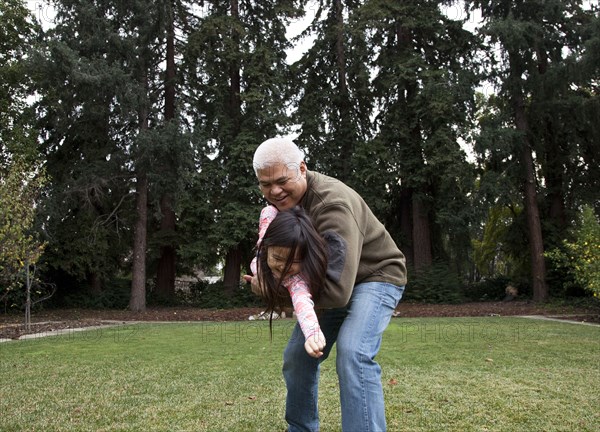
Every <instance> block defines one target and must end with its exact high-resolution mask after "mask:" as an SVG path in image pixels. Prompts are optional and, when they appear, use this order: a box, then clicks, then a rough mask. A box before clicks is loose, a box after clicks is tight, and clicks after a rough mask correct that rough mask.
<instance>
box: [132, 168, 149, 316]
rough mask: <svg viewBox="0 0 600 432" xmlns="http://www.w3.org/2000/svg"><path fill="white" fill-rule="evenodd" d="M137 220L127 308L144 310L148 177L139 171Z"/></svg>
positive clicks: (135, 310) (136, 200)
mask: <svg viewBox="0 0 600 432" xmlns="http://www.w3.org/2000/svg"><path fill="white" fill-rule="evenodd" d="M135 193H136V199H135V210H136V214H137V221H136V223H135V227H134V232H133V265H132V270H131V273H132V278H131V298H130V300H129V309H130V310H132V311H134V312H143V311H145V310H146V230H147V219H148V177H147V176H146V173H144V172H142V173H139V174H138V176H137V181H136V185H135Z"/></svg>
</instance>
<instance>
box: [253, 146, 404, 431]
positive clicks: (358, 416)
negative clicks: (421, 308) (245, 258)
mask: <svg viewBox="0 0 600 432" xmlns="http://www.w3.org/2000/svg"><path fill="white" fill-rule="evenodd" d="M253 163H254V170H255V172H256V175H257V178H258V182H259V187H260V190H261V192H262V193H263V195H264V197H265V198H266V199H267V201H269V202H270V203H271V204H273V205H274V206H275V207H277V209H278V210H280V211H282V210H287V209H290V208H292V207H294V206H296V205H300V206H301V207H303V208H304V209H305V210H306V212H307V213H308V214H309V216H310V217H311V219H312V221H313V223H314V225H315V227H316V229H317V231H319V233H320V234H321V235H322V236H323V237H324V238H325V239H326V241H327V243H328V248H329V264H328V269H327V280H326V289H325V292H324V293H323V294H322V295H321V298H320V299H319V301H318V302H317V304H316V307H317V308H318V309H320V310H321V312H322V313H321V315H320V316H319V322H320V324H321V330H322V331H323V334H324V335H325V338H326V340H327V345H326V347H325V349H324V351H323V355H322V356H321V357H320V358H318V359H316V358H313V357H311V356H309V355H308V354H307V353H306V352H305V350H304V338H303V337H302V333H301V330H300V328H299V326H296V327H295V329H294V331H293V333H292V335H291V337H290V340H289V342H288V345H287V347H286V349H285V352H284V357H283V375H284V379H285V382H286V386H287V391H288V393H287V399H286V421H287V422H288V431H289V432H297V431H318V430H319V413H318V408H317V395H318V382H319V364H320V363H321V362H322V361H323V360H325V359H326V358H327V357H328V355H329V353H330V351H331V347H332V346H333V344H334V343H336V344H337V362H336V370H337V374H338V378H339V383H340V402H341V408H342V430H343V431H344V432H374V431H375V432H381V431H385V430H386V421H385V407H384V400H383V388H382V384H381V368H380V367H379V365H378V364H377V362H376V361H375V360H374V358H375V356H376V354H377V353H378V351H379V347H380V345H381V339H382V335H383V332H384V330H385V329H386V327H387V325H388V324H389V321H390V318H391V316H392V313H393V312H394V310H395V308H396V306H397V305H398V302H399V301H400V299H401V297H402V293H403V292H404V285H405V284H406V266H405V259H404V255H403V254H402V252H401V251H400V250H399V249H398V247H397V246H396V244H395V243H394V241H393V240H392V238H391V236H390V234H389V233H388V232H387V230H386V229H385V227H384V226H383V224H382V223H381V222H380V221H379V220H377V218H376V217H375V216H374V215H373V213H372V212H371V210H370V209H369V207H368V206H367V205H366V203H365V202H364V200H363V199H362V198H361V197H360V196H359V195H358V193H356V192H355V191H354V190H352V189H351V188H349V187H348V186H346V185H345V184H344V183H342V182H340V181H339V180H336V179H334V178H331V177H328V176H325V175H322V174H319V173H316V172H312V171H308V169H307V166H306V163H305V162H304V154H303V152H302V151H301V150H300V149H299V148H298V147H297V146H296V144H294V142H293V141H291V140H290V139H287V138H273V139H269V140H267V141H265V142H263V143H262V144H261V145H260V146H259V147H258V148H257V149H256V152H255V154H254V162H253ZM245 278H246V280H248V281H251V282H252V289H253V291H254V292H255V293H256V294H259V295H260V293H261V287H260V286H259V285H258V281H257V279H256V278H255V277H254V278H252V277H250V276H246V277H245Z"/></svg>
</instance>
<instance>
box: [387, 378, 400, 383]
mask: <svg viewBox="0 0 600 432" xmlns="http://www.w3.org/2000/svg"><path fill="white" fill-rule="evenodd" d="M388 384H389V385H396V384H398V380H397V379H396V378H392V379H391V380H390V381H389V382H388Z"/></svg>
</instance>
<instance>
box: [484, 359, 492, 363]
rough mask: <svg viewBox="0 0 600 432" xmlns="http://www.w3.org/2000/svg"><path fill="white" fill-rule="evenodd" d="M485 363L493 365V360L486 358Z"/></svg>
mask: <svg viewBox="0 0 600 432" xmlns="http://www.w3.org/2000/svg"><path fill="white" fill-rule="evenodd" d="M485 361H486V362H488V363H494V359H491V358H486V359H485Z"/></svg>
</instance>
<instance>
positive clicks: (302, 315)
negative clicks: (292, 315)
mask: <svg viewBox="0 0 600 432" xmlns="http://www.w3.org/2000/svg"><path fill="white" fill-rule="evenodd" d="M283 286H285V287H286V288H287V290H288V292H289V293H290V296H291V297H292V304H293V305H294V311H295V312H296V317H297V319H298V324H299V325H300V328H301V329H302V333H303V334H304V339H305V340H306V343H305V344H304V347H305V349H306V351H307V353H308V354H309V355H311V356H313V357H320V356H321V355H323V353H322V350H323V348H324V347H325V336H324V335H323V332H322V331H321V327H320V326H319V320H318V319H317V314H316V313H315V307H314V306H315V304H314V302H313V300H312V295H311V294H310V291H309V289H308V285H307V284H306V281H305V280H304V279H303V278H302V276H301V275H300V274H297V275H294V276H290V277H289V278H287V279H286V280H285V281H284V282H283Z"/></svg>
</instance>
